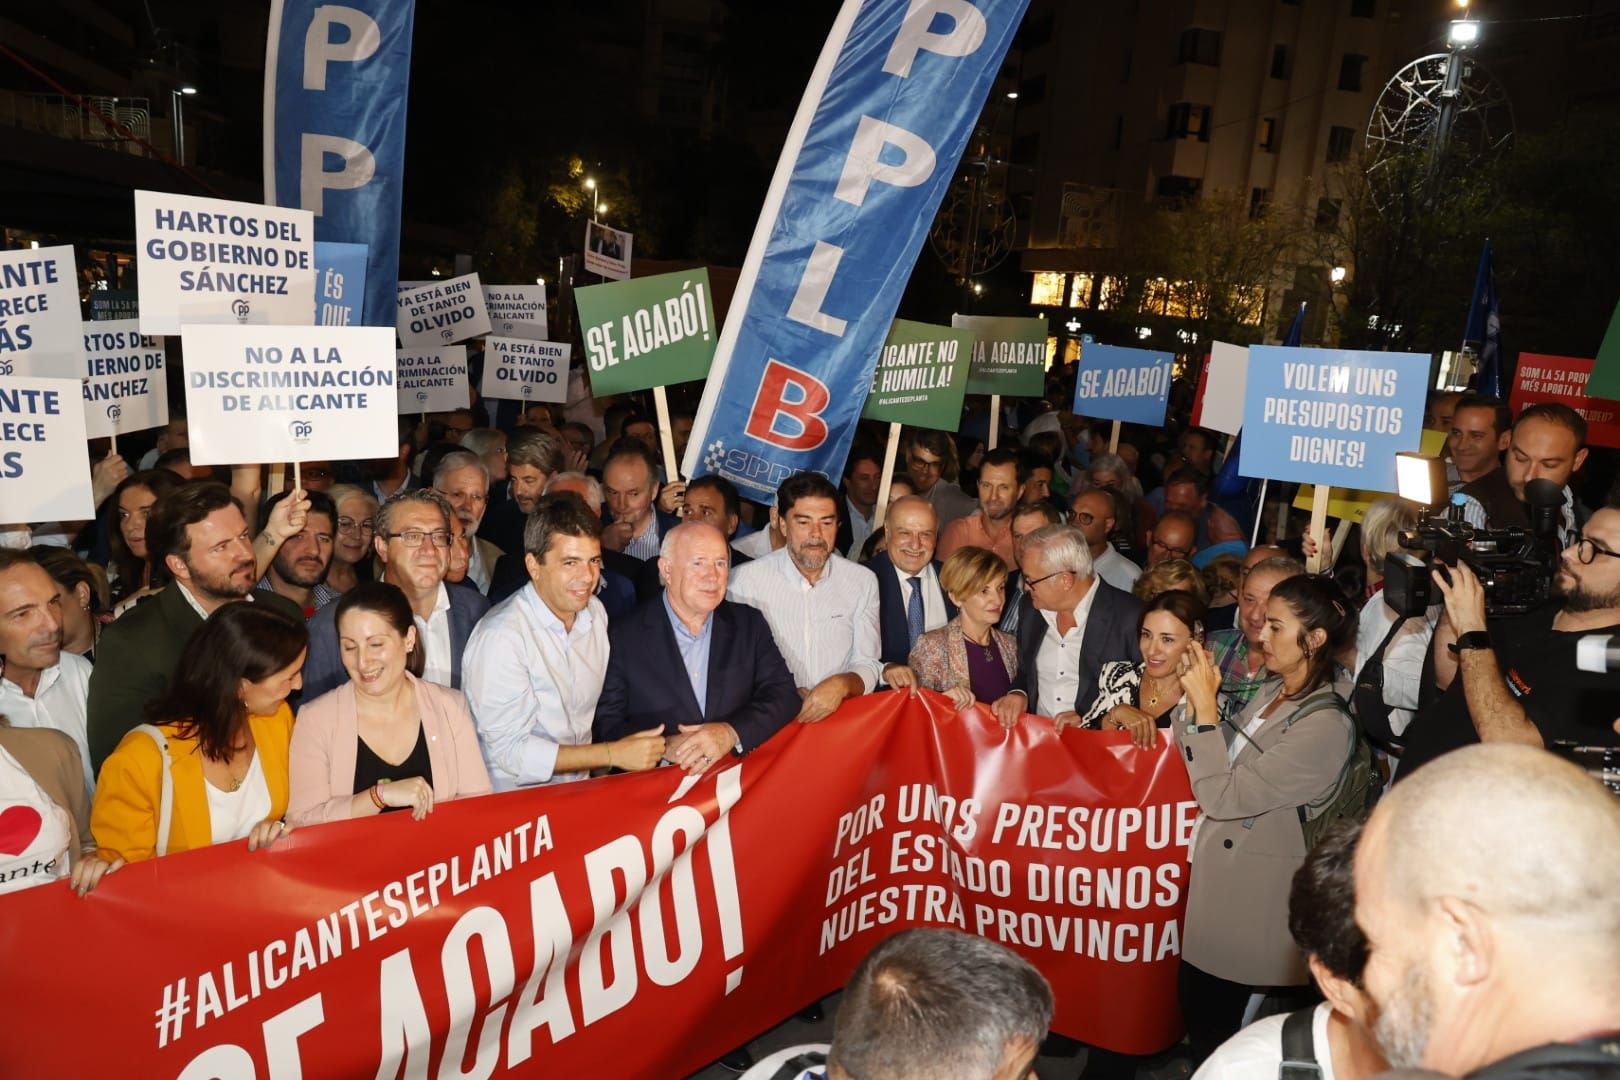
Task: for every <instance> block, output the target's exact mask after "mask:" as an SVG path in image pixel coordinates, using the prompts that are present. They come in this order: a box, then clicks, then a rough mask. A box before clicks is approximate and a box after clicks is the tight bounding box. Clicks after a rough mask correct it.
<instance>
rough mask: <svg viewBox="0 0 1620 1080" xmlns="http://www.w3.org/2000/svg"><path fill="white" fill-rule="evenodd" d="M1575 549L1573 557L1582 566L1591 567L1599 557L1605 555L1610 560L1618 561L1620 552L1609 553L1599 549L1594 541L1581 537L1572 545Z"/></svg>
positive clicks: (1602, 548) (1604, 549) (1605, 549)
mask: <svg viewBox="0 0 1620 1080" xmlns="http://www.w3.org/2000/svg"><path fill="white" fill-rule="evenodd" d="M1572 546H1573V547H1574V548H1575V557H1576V558H1577V559H1579V560H1580V561H1581V565H1582V566H1591V565H1592V564H1593V563H1594V562H1596V561H1597V557H1598V556H1599V555H1607V556H1609V558H1611V559H1620V551H1610V550H1609V549H1608V548H1604V547H1599V546H1598V543H1597V541H1596V540H1592V539H1589V538H1588V537H1585V536H1583V537H1581V538H1580V539H1579V540H1577V541H1575V543H1574V544H1573V545H1572Z"/></svg>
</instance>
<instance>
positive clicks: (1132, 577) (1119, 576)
mask: <svg viewBox="0 0 1620 1080" xmlns="http://www.w3.org/2000/svg"><path fill="white" fill-rule="evenodd" d="M1091 565H1092V566H1093V567H1095V568H1096V570H1097V576H1098V577H1100V578H1102V579H1103V580H1104V581H1106V582H1108V584H1110V585H1112V586H1113V587H1114V588H1116V589H1118V590H1120V591H1121V592H1130V591H1131V589H1132V587H1133V586H1135V584H1136V579H1137V578H1139V577H1141V576H1142V568H1141V567H1140V566H1137V565H1136V564H1135V563H1133V562H1131V560H1129V559H1127V558H1126V557H1125V556H1123V555H1121V554H1120V553H1119V552H1118V551H1117V550H1116V549H1115V548H1114V545H1113V544H1109V545H1107V546H1106V547H1105V548H1104V549H1103V553H1102V554H1101V555H1097V556H1095V557H1093V558H1092V560H1091Z"/></svg>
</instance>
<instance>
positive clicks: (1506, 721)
mask: <svg viewBox="0 0 1620 1080" xmlns="http://www.w3.org/2000/svg"><path fill="white" fill-rule="evenodd" d="M1449 573H1450V581H1449V582H1447V580H1446V577H1445V575H1444V574H1442V573H1440V571H1439V568H1436V571H1435V575H1434V581H1435V587H1436V588H1437V589H1439V591H1440V594H1441V595H1442V596H1443V597H1444V598H1445V614H1444V615H1443V616H1442V617H1441V619H1440V625H1439V627H1438V628H1437V629H1436V630H1435V633H1434V670H1435V680H1436V682H1437V683H1438V685H1439V686H1440V687H1441V689H1442V691H1443V693H1442V694H1441V695H1440V697H1439V698H1438V699H1437V700H1436V701H1435V702H1434V703H1433V704H1432V705H1431V706H1430V707H1429V708H1428V709H1426V710H1424V711H1423V713H1422V714H1420V715H1419V716H1418V718H1417V719H1416V720H1415V721H1414V722H1413V723H1412V726H1411V727H1409V728H1407V730H1406V753H1405V755H1404V756H1403V757H1402V759H1401V770H1400V773H1399V774H1398V776H1401V777H1404V776H1406V775H1408V774H1409V773H1410V772H1411V771H1412V770H1413V769H1415V768H1417V767H1418V766H1419V765H1422V764H1424V763H1425V762H1427V761H1430V760H1432V759H1434V758H1436V757H1438V756H1440V755H1441V754H1444V753H1446V752H1448V751H1451V750H1455V749H1457V748H1458V747H1461V746H1466V745H1468V744H1469V743H1474V742H1517V743H1526V744H1528V745H1531V746H1547V745H1550V744H1551V743H1553V742H1554V741H1556V740H1561V739H1567V740H1572V741H1574V742H1577V743H1580V744H1582V745H1587V746H1596V745H1604V746H1616V745H1620V736H1617V735H1616V733H1615V731H1614V729H1613V728H1612V727H1611V726H1610V725H1611V724H1612V723H1613V721H1614V718H1615V717H1616V716H1620V682H1617V681H1616V680H1615V679H1614V678H1613V676H1610V675H1598V674H1592V673H1589V672H1585V671H1581V670H1579V669H1578V668H1577V667H1576V666H1575V653H1576V644H1577V642H1579V641H1580V639H1581V638H1583V637H1585V636H1587V635H1593V634H1595V635H1612V634H1616V633H1620V509H1604V510H1599V511H1598V512H1597V513H1595V514H1593V515H1592V519H1591V520H1590V521H1588V522H1587V523H1586V529H1585V531H1584V533H1583V534H1582V535H1581V536H1580V537H1579V538H1578V539H1577V540H1576V541H1575V542H1574V543H1573V544H1571V545H1570V546H1569V547H1567V548H1565V549H1564V553H1563V556H1562V558H1561V559H1560V561H1559V566H1558V573H1557V575H1556V576H1555V577H1554V578H1553V595H1554V596H1555V597H1556V600H1555V601H1554V602H1552V603H1548V604H1544V605H1542V606H1541V607H1540V608H1538V609H1537V610H1535V611H1532V612H1530V613H1529V614H1528V615H1523V616H1520V617H1518V618H1512V619H1498V620H1494V621H1492V622H1490V623H1489V624H1487V621H1486V616H1485V590H1484V587H1483V586H1482V585H1481V584H1480V581H1479V578H1478V576H1476V575H1475V574H1474V572H1473V571H1472V570H1470V569H1469V568H1468V567H1467V566H1466V565H1463V564H1461V563H1459V564H1458V565H1457V566H1455V567H1452V568H1450V571H1449Z"/></svg>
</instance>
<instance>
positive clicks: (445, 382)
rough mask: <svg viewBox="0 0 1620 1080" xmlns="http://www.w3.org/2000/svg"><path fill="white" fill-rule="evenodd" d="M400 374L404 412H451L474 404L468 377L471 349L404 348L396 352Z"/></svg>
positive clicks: (462, 346)
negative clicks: (468, 354) (469, 351)
mask: <svg viewBox="0 0 1620 1080" xmlns="http://www.w3.org/2000/svg"><path fill="white" fill-rule="evenodd" d="M394 363H395V366H396V368H397V369H398V372H399V383H398V390H399V411H400V412H401V413H413V412H414V413H429V412H449V411H450V410H451V409H465V408H466V407H467V406H468V405H470V404H472V390H471V383H470V381H469V379H468V376H467V346H465V345H446V346H445V347H444V348H442V349H400V350H398V351H397V352H395V353H394Z"/></svg>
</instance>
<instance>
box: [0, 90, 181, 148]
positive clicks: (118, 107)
mask: <svg viewBox="0 0 1620 1080" xmlns="http://www.w3.org/2000/svg"><path fill="white" fill-rule="evenodd" d="M80 101H82V102H83V103H84V104H83V105H81V104H80ZM98 113H99V115H98ZM0 124H6V125H9V126H11V127H19V128H24V129H26V130H29V131H38V132H43V133H44V134H46V135H53V136H55V137H56V138H59V139H72V140H74V141H76V142H84V143H90V144H92V145H95V146H100V147H102V148H104V149H108V150H116V151H119V152H121V153H126V154H137V155H142V156H144V155H145V154H146V153H147V151H146V149H145V148H144V147H143V146H142V145H141V143H142V142H146V143H150V142H151V141H152V106H151V100H150V99H148V98H115V97H103V96H99V95H93V94H86V95H83V96H82V97H81V98H80V99H79V100H78V101H75V100H74V99H73V98H70V97H64V96H62V95H60V94H19V93H14V92H11V91H3V90H0ZM159 127H160V128H166V125H159ZM137 140H139V141H137Z"/></svg>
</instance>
